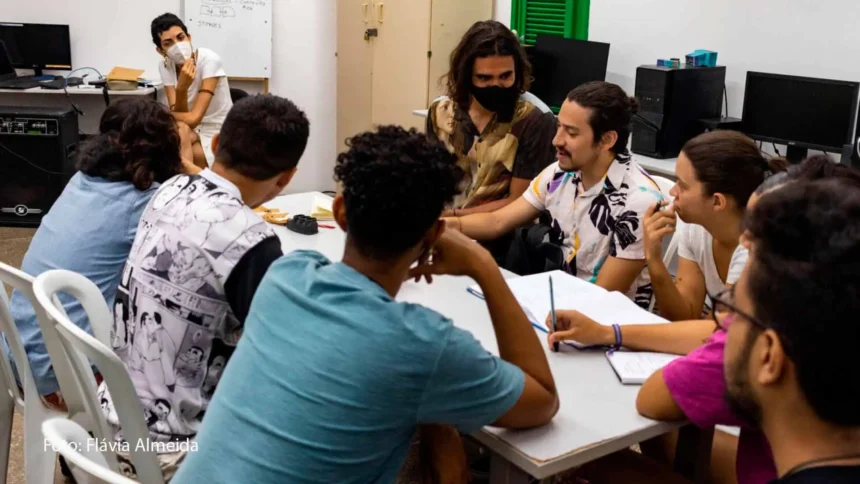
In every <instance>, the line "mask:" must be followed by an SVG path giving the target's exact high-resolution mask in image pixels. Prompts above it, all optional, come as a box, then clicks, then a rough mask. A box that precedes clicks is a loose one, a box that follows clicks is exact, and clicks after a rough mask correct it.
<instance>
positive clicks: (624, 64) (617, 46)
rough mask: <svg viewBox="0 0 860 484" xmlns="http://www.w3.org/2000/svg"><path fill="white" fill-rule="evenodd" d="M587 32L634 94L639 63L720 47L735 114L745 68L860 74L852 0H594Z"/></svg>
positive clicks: (503, 12) (505, 17)
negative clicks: (604, 47)
mask: <svg viewBox="0 0 860 484" xmlns="http://www.w3.org/2000/svg"><path fill="white" fill-rule="evenodd" d="M510 8H511V1H510V0H496V14H495V18H496V20H499V21H501V22H505V23H506V24H507V23H509V22H510ZM589 39H590V40H595V41H600V42H608V43H610V44H611V45H612V47H611V48H610V51H609V66H608V69H607V74H606V80H607V81H610V82H614V83H617V84H619V85H620V86H621V87H623V88H624V89H625V90H627V91H628V92H629V93H630V94H631V95H632V94H633V88H634V81H635V77H636V68H637V67H638V66H640V65H643V64H654V63H656V61H657V59H658V58H669V57H680V58H682V59H683V57H684V55H685V54H687V53H689V52H691V51H693V50H695V49H709V50H714V51H717V52H718V53H719V58H718V63H719V64H720V65H725V66H727V74H726V81H727V84H728V95H729V115H730V116H735V117H740V116H741V109H742V106H743V91H744V84H745V80H746V73H747V71H748V70H757V71H764V72H774V73H781V74H793V75H801V76H810V77H825V78H832V79H844V80H851V81H860V9H858V8H857V4H856V2H855V1H853V0H826V1H822V0H792V1H791V2H786V1H785V0H720V1H702V0H636V1H631V0H593V1H592V2H591V15H590V25H589Z"/></svg>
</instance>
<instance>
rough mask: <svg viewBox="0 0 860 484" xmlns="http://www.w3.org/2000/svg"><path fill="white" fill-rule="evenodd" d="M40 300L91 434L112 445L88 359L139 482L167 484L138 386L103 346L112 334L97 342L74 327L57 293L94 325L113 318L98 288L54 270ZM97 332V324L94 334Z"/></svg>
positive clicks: (44, 280) (44, 277)
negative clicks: (107, 396)
mask: <svg viewBox="0 0 860 484" xmlns="http://www.w3.org/2000/svg"><path fill="white" fill-rule="evenodd" d="M33 292H34V294H35V296H36V300H37V301H38V302H39V304H40V305H41V306H42V307H43V308H44V310H45V312H46V313H47V314H48V320H49V322H50V323H52V324H54V325H55V328H56V330H57V333H58V334H59V336H60V341H61V342H62V344H63V347H64V349H65V350H66V354H67V355H68V357H69V358H68V360H69V361H68V364H69V366H70V367H71V368H72V371H73V373H74V375H75V377H76V379H77V381H78V382H79V387H80V388H82V389H83V395H82V396H81V397H82V399H83V401H84V408H85V409H86V412H87V415H89V416H90V418H91V419H92V423H93V429H92V431H93V433H94V434H95V436H96V437H97V438H101V439H104V440H105V441H107V442H112V441H113V435H112V432H111V430H110V427H109V426H108V424H107V421H106V420H105V417H104V414H103V413H102V409H101V405H100V403H99V402H98V397H97V395H96V391H97V389H96V381H95V378H94V376H93V372H92V370H91V369H90V365H89V363H88V361H87V358H89V359H90V361H92V363H93V364H94V365H95V366H96V368H98V370H99V372H100V373H101V375H102V377H103V378H104V382H105V384H106V385H107V387H108V391H109V392H110V395H111V400H112V402H113V407H114V410H115V411H116V414H117V418H118V419H119V424H120V427H122V434H123V438H124V439H125V441H126V442H128V443H129V451H130V454H131V456H130V457H131V461H132V464H134V467H135V469H136V471H137V476H138V478H139V479H140V481H141V482H146V483H163V482H164V477H163V476H162V473H161V467H160V466H159V464H158V460H157V458H156V454H155V453H154V452H150V451H148V450H149V449H151V445H149V444H148V442H149V431H148V430H147V428H146V423H145V422H144V412H143V406H142V405H141V403H140V400H139V399H138V397H137V392H136V391H135V388H134V385H133V384H132V382H131V378H130V377H129V375H128V371H127V370H126V367H125V364H124V363H123V362H122V360H120V359H119V357H118V356H117V355H116V353H114V352H113V350H112V349H111V348H110V346H109V345H108V344H105V342H107V341H110V340H109V335H97V336H101V337H98V338H96V337H93V336H91V335H90V334H89V333H87V332H86V331H84V330H83V329H81V328H79V327H78V326H77V325H75V324H74V323H72V322H71V321H70V320H69V318H68V316H67V315H66V313H65V311H63V307H62V305H61V304H60V303H59V300H57V299H56V295H57V294H58V293H66V294H69V295H70V296H72V297H75V298H77V299H78V300H79V301H80V302H81V305H82V306H83V308H84V311H85V312H86V313H87V316H88V317H89V318H90V320H92V319H94V318H110V310H109V309H108V307H107V303H106V302H105V300H104V298H103V297H102V294H101V292H100V291H99V289H98V287H96V285H95V284H93V283H92V282H91V281H90V280H89V279H87V278H86V277H84V276H82V275H80V274H77V273H75V272H71V271H64V270H54V271H48V272H45V273H43V274H41V275H40V276H39V277H37V278H36V281H35V282H34V283H33ZM95 329H96V327H95V325H93V330H94V331H95ZM139 443H147V445H146V447H145V450H144V449H139V445H138V444H139ZM104 454H105V456H106V457H107V459H108V462H107V465H108V467H110V468H111V470H116V469H117V461H116V458H115V455H114V452H113V451H110V450H108V451H107V452H104Z"/></svg>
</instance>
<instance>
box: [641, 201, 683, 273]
mask: <svg viewBox="0 0 860 484" xmlns="http://www.w3.org/2000/svg"><path fill="white" fill-rule="evenodd" d="M667 205H668V202H666V201H665V200H664V201H662V202H660V203H658V204H654V205H653V206H651V207H650V208H649V209H648V210H647V211H646V212H645V217H643V220H642V231H643V235H644V237H643V242H644V244H645V260H646V261H648V262H651V261H657V260H663V237H665V236H667V235H669V234H671V233H672V232H674V231H675V224H676V223H677V216H676V215H675V206H674V205H672V206H669V207H668V208H666V209H663V210H661V208H662V207H666V206H667Z"/></svg>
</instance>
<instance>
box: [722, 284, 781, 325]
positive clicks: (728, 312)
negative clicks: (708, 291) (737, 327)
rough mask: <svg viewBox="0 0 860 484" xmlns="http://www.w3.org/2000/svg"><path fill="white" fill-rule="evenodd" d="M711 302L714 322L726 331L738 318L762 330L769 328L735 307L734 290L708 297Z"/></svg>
mask: <svg viewBox="0 0 860 484" xmlns="http://www.w3.org/2000/svg"><path fill="white" fill-rule="evenodd" d="M708 297H709V298H710V300H711V314H712V315H713V317H714V322H715V323H717V327H718V328H720V329H722V330H723V331H726V330H728V329H729V324H731V323H732V321H734V320H735V318H737V317H738V316H740V317H742V318H744V319H746V320H747V321H749V322H750V323H752V324H754V325H756V326H758V327H759V328H761V329H767V328H768V326H767V325H766V324H764V322H762V320H760V319H758V318H757V317H755V316H753V315H751V314H748V313H745V312H743V311H741V310H739V309H738V308H737V307H736V306H735V294H734V290H733V289H726V290H724V291H721V292H720V293H718V294H717V295H716V296H713V295H708Z"/></svg>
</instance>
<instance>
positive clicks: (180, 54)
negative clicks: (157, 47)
mask: <svg viewBox="0 0 860 484" xmlns="http://www.w3.org/2000/svg"><path fill="white" fill-rule="evenodd" d="M193 53H194V49H192V48H191V42H177V43H175V44H173V45H172V46H170V48H169V49H167V57H168V58H169V59H170V60H172V61H173V63H174V64H176V65H178V66H181V65H182V64H184V63H185V61H186V60H188V59H190V58H191V56H192V54H193Z"/></svg>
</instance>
